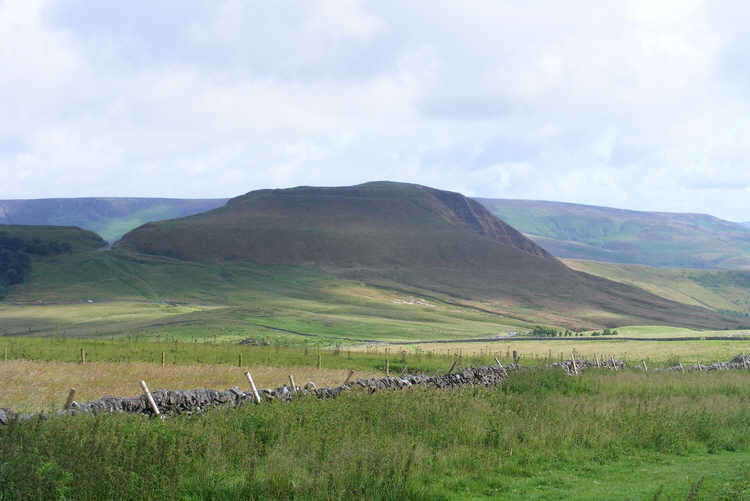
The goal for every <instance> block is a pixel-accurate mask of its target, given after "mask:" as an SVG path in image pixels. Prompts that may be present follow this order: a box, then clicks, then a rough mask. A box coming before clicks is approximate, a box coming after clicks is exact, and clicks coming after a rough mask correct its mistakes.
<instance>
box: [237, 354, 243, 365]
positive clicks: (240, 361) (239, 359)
mask: <svg viewBox="0 0 750 501" xmlns="http://www.w3.org/2000/svg"><path fill="white" fill-rule="evenodd" d="M237 367H240V368H242V353H240V354H239V356H238V357H237Z"/></svg>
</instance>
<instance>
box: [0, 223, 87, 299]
mask: <svg viewBox="0 0 750 501" xmlns="http://www.w3.org/2000/svg"><path fill="white" fill-rule="evenodd" d="M71 252H72V248H71V246H70V244H69V243H67V242H59V241H57V240H42V239H39V238H34V239H32V240H23V239H21V238H17V237H13V236H11V235H9V234H8V233H7V232H4V231H0V297H2V296H4V290H5V289H6V287H8V286H9V285H15V284H20V283H22V282H23V281H24V280H25V279H26V277H27V276H28V274H29V272H30V271H31V256H57V255H59V254H70V253H71Z"/></svg>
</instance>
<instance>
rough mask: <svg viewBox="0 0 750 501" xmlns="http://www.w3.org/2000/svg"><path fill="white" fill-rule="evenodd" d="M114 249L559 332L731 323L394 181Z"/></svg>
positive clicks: (155, 234) (172, 229)
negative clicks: (484, 308) (275, 272)
mask: <svg viewBox="0 0 750 501" xmlns="http://www.w3.org/2000/svg"><path fill="white" fill-rule="evenodd" d="M118 250H119V251H120V252H136V253H140V254H148V255H158V256H162V257H168V258H171V259H178V260H187V261H193V262H203V263H213V264H220V263H223V264H227V263H252V264H253V265H256V266H258V265H259V266H279V265H283V266H307V267H311V268H314V269H317V270H323V271H326V272H328V273H334V274H336V275H337V276H339V277H344V278H347V279H355V280H361V281H377V280H385V281H390V282H395V283H398V284H400V286H401V287H403V286H404V285H408V286H412V287H416V288H418V289H420V290H428V291H432V292H431V293H434V292H439V293H442V294H445V295H448V296H452V297H454V298H461V299H462V300H470V301H481V302H484V303H488V304H490V305H491V308H492V309H494V310H496V311H502V312H504V313H507V314H511V315H515V316H517V317H519V318H522V319H524V320H529V319H531V318H535V317H538V315H539V312H541V311H543V312H545V313H544V316H546V317H547V318H548V319H550V320H551V321H553V322H555V323H561V324H562V323H567V324H570V325H582V324H597V325H613V326H614V325H624V324H632V323H638V324H643V323H646V324H652V323H656V324H664V323H667V324H678V325H685V326H687V325H691V326H700V327H729V326H732V325H736V323H735V322H733V321H727V319H724V318H722V317H721V316H720V315H717V314H716V313H715V312H711V311H708V310H704V309H700V308H695V307H688V306H685V305H681V304H677V303H672V302H670V301H666V300H664V299H663V298H660V297H657V296H654V295H650V294H648V293H644V292H643V291H641V290H637V289H634V288H632V287H629V286H626V285H622V284H619V283H615V282H610V281H607V280H603V279H601V278H599V277H594V276H590V275H586V274H581V273H577V272H574V271H572V270H570V269H569V268H568V267H566V266H565V265H564V264H563V263H562V262H560V261H559V260H557V259H555V258H553V257H552V256H550V255H549V254H548V253H547V252H546V251H544V250H543V249H541V248H540V247H538V246H537V245H535V244H534V243H533V242H531V241H530V240H528V239H526V238H525V237H523V236H522V235H521V234H520V233H519V232H517V231H516V230H514V229H513V228H512V227H510V226H508V225H507V224H505V223H504V222H503V221H501V220H499V219H498V218H496V217H495V216H493V215H492V214H491V213H490V212H489V211H487V210H486V209H485V208H484V207H483V206H482V205H480V204H479V203H477V202H474V201H472V200H470V199H467V198H465V197H463V196H462V195H460V194H458V193H450V192H444V191H440V190H434V189H431V188H427V187H423V186H417V185H409V184H400V183H367V184H364V185H359V186H352V187H344V188H308V187H303V188H294V189H288V190H261V191H256V192H251V193H248V194H247V195H244V196H241V197H237V198H235V199H232V200H230V201H229V202H228V203H227V205H226V206H224V207H221V208H219V209H215V210H213V211H209V212H206V213H203V214H198V215H195V216H190V217H187V218H182V219H174V220H170V221H162V222H157V223H149V224H146V225H144V226H142V227H140V228H138V229H136V230H134V231H132V232H130V233H128V234H127V235H125V236H124V237H123V239H122V240H121V242H120V244H119V245H118Z"/></svg>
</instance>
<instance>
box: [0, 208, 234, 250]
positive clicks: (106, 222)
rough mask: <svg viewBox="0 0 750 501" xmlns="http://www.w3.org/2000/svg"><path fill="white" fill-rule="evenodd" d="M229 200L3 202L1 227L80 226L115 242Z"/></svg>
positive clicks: (0, 219)
mask: <svg viewBox="0 0 750 501" xmlns="http://www.w3.org/2000/svg"><path fill="white" fill-rule="evenodd" d="M224 203H226V199H173V198H47V199H38V200H0V224H23V225H55V226H79V227H81V228H85V229H87V230H92V231H94V232H96V233H98V234H100V235H101V236H102V237H103V238H104V239H106V240H107V241H109V242H114V241H116V240H117V239H118V238H120V237H121V236H122V235H124V234H125V233H127V232H128V231H130V230H132V229H133V228H136V227H138V226H140V225H142V224H144V223H146V222H148V221H158V220H162V219H171V218H175V217H183V216H188V215H190V214H197V213H199V212H204V211H207V210H211V209H213V208H215V207H219V206H220V205H223V204H224Z"/></svg>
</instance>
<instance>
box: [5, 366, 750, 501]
mask: <svg viewBox="0 0 750 501" xmlns="http://www.w3.org/2000/svg"><path fill="white" fill-rule="evenodd" d="M748 381H750V378H749V376H748V375H746V374H743V373H729V372H722V373H713V374H671V373H670V374H665V373H662V374H630V373H626V374H623V373H606V372H600V371H596V370H592V371H587V372H586V373H584V374H583V375H582V376H580V377H578V378H572V377H569V376H566V375H564V374H563V373H562V371H556V370H548V371H523V372H521V373H518V374H515V375H513V376H511V377H510V379H509V380H508V381H507V382H506V384H504V385H503V386H502V387H498V388H469V389H464V390H460V391H456V392H451V391H435V390H426V389H414V390H407V391H401V392H381V393H375V394H368V393H366V392H354V393H351V394H345V395H344V396H342V397H340V398H338V399H335V400H325V401H318V400H311V399H300V400H295V401H293V402H291V403H281V402H277V403H270V404H264V405H260V406H254V405H247V406H245V407H242V408H239V409H223V410H219V411H215V412H210V413H206V414H204V415H200V416H193V417H178V418H172V419H169V420H168V421H166V422H165V423H160V422H158V421H152V420H148V419H146V418H143V417H141V416H127V415H110V416H103V417H100V418H92V417H78V418H60V419H51V420H32V421H30V422H24V423H14V424H11V425H10V426H6V427H3V428H0V479H2V482H0V498H2V499H3V500H15V499H29V498H36V499H52V498H54V499H63V498H64V499H112V498H117V499H167V500H168V499H393V500H396V499H425V500H426V499H431V500H432V499H438V500H439V499H623V500H624V499H746V498H747V496H748V495H750V477H749V476H748V473H747V470H746V464H747V461H748V460H750V436H749V435H748V434H747V429H748V427H749V426H750V406H749V405H748V404H749V403H750V385H748V384H747V383H748ZM691 488H693V489H694V490H695V489H696V488H697V491H698V492H697V494H698V495H697V496H696V497H692V498H691V497H689V493H690V490H691ZM657 494H658V496H657Z"/></svg>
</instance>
